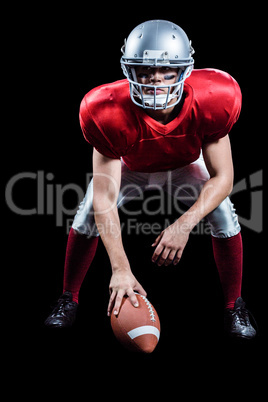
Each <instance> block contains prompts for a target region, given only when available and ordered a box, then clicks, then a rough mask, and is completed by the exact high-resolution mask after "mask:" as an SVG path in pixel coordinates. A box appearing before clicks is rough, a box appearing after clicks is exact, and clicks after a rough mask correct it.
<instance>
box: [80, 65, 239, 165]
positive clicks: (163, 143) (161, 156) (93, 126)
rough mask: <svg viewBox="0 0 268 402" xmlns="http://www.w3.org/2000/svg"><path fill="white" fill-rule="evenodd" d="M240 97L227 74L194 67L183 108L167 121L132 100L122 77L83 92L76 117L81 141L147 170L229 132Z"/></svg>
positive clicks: (193, 155)
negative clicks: (158, 120) (154, 117)
mask: <svg viewBox="0 0 268 402" xmlns="http://www.w3.org/2000/svg"><path fill="white" fill-rule="evenodd" d="M241 100H242V96H241V91H240V88H239V86H238V84H237V82H236V81H235V80H234V79H233V78H232V77H231V76H230V75H229V74H227V73H225V72H223V71H219V70H214V69H203V70H193V72H192V74H191V75H190V77H189V78H187V80H186V81H185V83H184V102H183V105H182V108H181V110H180V112H179V114H178V116H177V117H176V118H175V119H174V120H172V121H171V122H170V123H168V124H166V125H164V124H161V123H159V122H157V121H156V120H154V119H153V118H151V117H150V116H148V115H147V114H146V112H145V110H144V109H142V108H141V107H139V106H137V105H135V104H134V103H133V102H132V100H131V98H130V93H129V83H128V81H127V80H126V79H125V80H121V81H116V82H114V83H111V84H106V85H101V86H100V87H97V88H95V89H93V90H91V91H90V92H88V93H87V94H86V95H85V97H84V98H83V100H82V102H81V107H80V115H79V117H80V124H81V127H82V131H83V134H84V136H85V138H86V140H87V141H88V142H89V143H90V144H91V145H92V146H93V147H95V148H96V149H97V150H98V151H99V152H100V153H101V154H103V155H105V156H107V157H109V158H120V157H122V159H123V161H124V162H125V164H126V165H127V166H128V168H129V169H131V170H134V171H139V172H147V173H152V172H158V171H165V170H172V169H176V168H179V167H182V166H185V165H188V164H190V163H192V162H194V161H195V160H196V159H198V157H199V155H200V150H201V148H202V145H203V144H205V143H207V142H212V141H215V140H218V139H219V138H222V137H224V136H225V135H227V134H228V133H229V131H230V130H231V128H232V126H233V125H234V123H235V122H236V121H237V119H238V116H239V113H240V110H241Z"/></svg>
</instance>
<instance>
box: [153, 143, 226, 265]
mask: <svg viewBox="0 0 268 402" xmlns="http://www.w3.org/2000/svg"><path fill="white" fill-rule="evenodd" d="M203 156H204V160H205V163H206V166H207V169H208V172H209V174H210V179H209V180H208V181H207V182H206V183H205V185H204V186H203V188H202V190H201V193H200V195H199V197H198V199H197V201H196V202H195V203H194V204H193V205H192V207H191V208H190V209H189V210H188V211H187V212H185V213H184V214H183V215H182V216H181V217H180V218H179V219H178V220H176V221H175V222H174V223H173V224H172V225H170V226H169V227H168V228H167V229H165V230H164V231H163V232H162V233H161V234H160V235H159V236H158V237H157V239H156V241H155V242H154V244H153V246H157V247H156V249H155V252H154V254H153V257H152V260H153V261H154V262H156V261H157V260H158V265H162V264H164V263H165V265H169V264H171V263H172V261H173V260H174V264H177V263H178V262H179V260H180V258H181V256H182V252H183V250H184V247H185V246H186V244H187V241H188V238H189V234H190V232H191V231H192V229H193V228H194V227H195V226H196V225H197V224H198V223H199V222H200V221H201V220H202V219H203V218H204V217H205V216H207V215H208V214H209V213H210V212H211V211H213V210H214V209H215V208H217V207H218V206H219V205H220V203H221V202H222V201H223V200H224V199H225V198H226V197H227V196H228V195H229V194H230V192H231V191H232V186H233V162H232V153H231V146H230V140H229V136H228V135H227V136H225V137H224V138H221V139H219V140H217V141H215V142H212V143H208V144H205V145H204V147H203ZM158 258H159V259H158Z"/></svg>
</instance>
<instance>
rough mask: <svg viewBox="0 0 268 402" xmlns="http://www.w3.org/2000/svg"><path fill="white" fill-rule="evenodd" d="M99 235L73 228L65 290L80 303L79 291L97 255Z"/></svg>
mask: <svg viewBox="0 0 268 402" xmlns="http://www.w3.org/2000/svg"><path fill="white" fill-rule="evenodd" d="M98 240H99V238H98V237H90V238H88V237H86V236H84V235H81V234H78V233H76V232H75V230H73V229H72V228H71V230H70V233H69V237H68V242H67V247H66V257H65V266H64V278H63V292H66V291H69V292H71V293H72V295H73V301H75V302H76V303H78V296H79V291H80V288H81V285H82V282H83V280H84V278H85V276H86V273H87V271H88V268H89V266H90V264H91V262H92V260H93V258H94V256H95V253H96V250H97V245H98Z"/></svg>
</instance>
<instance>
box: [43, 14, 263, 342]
mask: <svg viewBox="0 0 268 402" xmlns="http://www.w3.org/2000/svg"><path fill="white" fill-rule="evenodd" d="M122 52H123V56H122V58H121V66H122V69H123V73H124V75H125V76H126V79H123V80H120V81H116V82H113V83H110V84H105V85H101V86H99V87H97V88H95V89H93V90H91V91H90V92H89V93H87V94H86V95H85V97H84V98H83V100H82V102H81V107H80V124H81V128H82V131H83V134H84V137H85V139H86V140H87V141H88V142H89V143H90V144H91V145H92V146H93V147H94V150H93V179H92V181H91V182H90V184H89V186H88V189H87V192H86V195H85V198H84V200H83V202H82V203H81V205H80V207H79V210H78V212H77V214H76V216H75V219H74V222H73V226H72V228H71V230H70V233H69V237H68V243H67V249H66V260H65V268H64V283H63V294H62V296H61V297H60V298H59V300H58V303H57V306H56V307H55V308H54V310H53V311H52V313H51V314H50V316H49V317H48V318H47V319H46V321H45V325H47V326H49V327H69V326H71V325H72V324H73V322H74V320H75V317H76V311H77V306H78V296H79V290H80V287H81V284H82V282H83V279H84V277H85V275H86V273H87V271H88V268H89V266H90V264H91V262H92V260H93V258H94V255H95V252H96V248H97V244H98V239H99V237H101V239H102V241H103V243H104V246H105V248H106V250H107V253H108V255H109V259H110V262H111V267H112V276H111V281H110V300H109V305H108V315H111V313H112V309H113V313H114V314H118V312H119V309H120V306H121V302H122V298H123V297H124V296H125V295H127V296H129V298H130V301H131V303H132V304H133V306H134V307H136V306H138V300H137V297H136V295H135V291H137V292H139V293H140V294H142V295H145V296H146V292H145V290H144V289H143V287H142V285H141V284H140V283H139V282H138V280H137V279H136V278H135V276H134V275H133V273H132V270H131V264H130V261H129V260H128V257H127V255H126V253H125V250H124V247H123V243H122V237H121V229H120V219H119V215H118V208H120V207H121V206H122V205H124V204H125V203H126V202H127V201H130V200H131V199H134V198H135V197H137V196H138V195H139V194H140V192H141V191H142V192H143V191H144V190H148V189H150V188H153V186H155V185H157V186H160V187H161V188H163V189H164V190H165V191H167V192H169V193H170V195H171V196H174V197H178V198H179V199H180V198H181V201H182V202H183V203H185V204H186V206H187V207H188V209H187V211H186V212H185V213H183V214H182V215H180V216H178V218H177V220H176V221H175V222H174V223H173V224H171V225H170V226H168V227H167V228H165V229H164V230H163V231H162V232H161V233H160V235H159V236H158V237H157V238H156V239H155V241H154V243H153V245H152V246H153V247H154V251H153V253H152V261H153V262H155V263H156V264H157V265H159V266H162V265H165V266H168V265H169V264H174V265H176V264H178V263H179V261H180V259H181V257H182V253H183V250H184V248H185V246H186V244H187V241H188V238H189V234H190V233H191V231H192V230H193V228H194V227H195V226H196V225H197V224H198V223H199V222H200V221H201V220H202V219H203V218H205V219H206V220H207V222H208V224H209V226H210V230H211V238H212V245H213V253H214V258H215V263H216V266H217V269H218V272H219V277H220V281H221V285H222V289H223V295H224V303H225V314H224V328H225V332H226V334H228V335H230V336H233V337H237V338H247V339H251V338H253V337H254V336H255V335H256V330H255V329H254V328H253V326H252V324H251V322H250V319H249V314H248V310H247V309H246V307H245V303H244V301H243V299H242V298H241V282H242V256H243V250H242V237H241V228H240V225H239V222H238V217H237V215H236V213H235V209H234V207H233V205H232V203H231V201H230V199H229V197H228V195H229V194H230V192H231V191H232V185H233V163H232V155H231V146H230V140H229V132H230V130H231V128H232V126H233V125H234V124H235V122H236V121H237V119H238V117H239V114H240V110H241V91H240V88H239V85H238V83H237V82H236V81H235V79H234V78H232V77H231V76H230V75H229V74H227V73H225V72H223V71H219V70H215V69H200V70H198V69H193V66H194V59H193V57H192V56H193V54H194V49H193V47H192V44H191V41H189V39H188V37H187V35H186V33H185V32H184V31H183V30H182V28H180V27H179V26H178V25H176V24H174V23H172V22H169V21H164V20H152V21H146V22H144V23H142V24H139V25H138V26H137V27H135V28H134V29H133V31H132V32H131V33H130V35H129V37H128V38H127V40H126V41H125V44H124V46H123V47H122ZM154 188H155V187H154Z"/></svg>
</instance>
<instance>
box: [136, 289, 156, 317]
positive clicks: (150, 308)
mask: <svg viewBox="0 0 268 402" xmlns="http://www.w3.org/2000/svg"><path fill="white" fill-rule="evenodd" d="M140 297H142V298H143V300H144V301H145V303H146V305H147V307H148V309H149V312H150V317H151V321H153V322H156V319H155V314H154V310H153V306H152V305H151V303H150V302H149V300H148V299H146V297H145V296H142V295H140Z"/></svg>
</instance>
